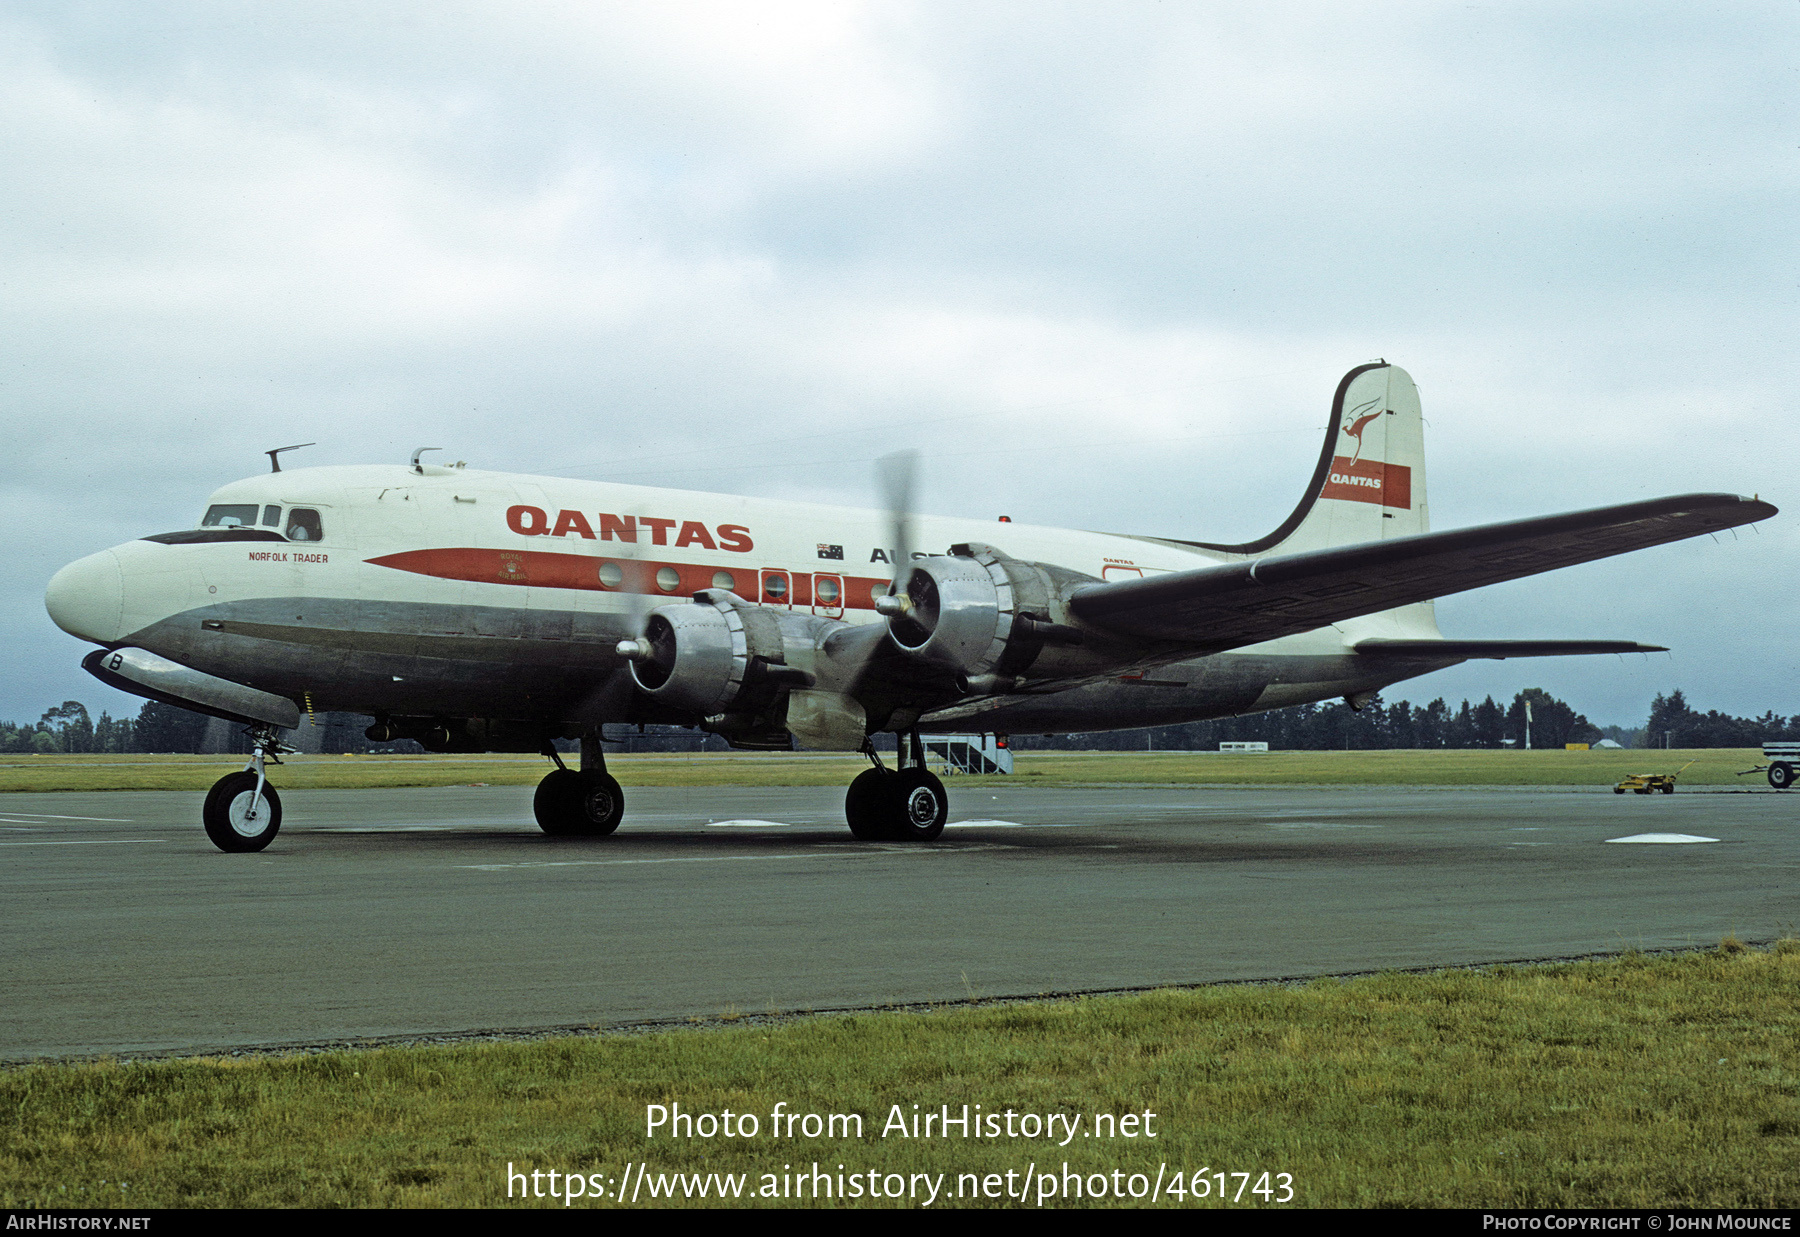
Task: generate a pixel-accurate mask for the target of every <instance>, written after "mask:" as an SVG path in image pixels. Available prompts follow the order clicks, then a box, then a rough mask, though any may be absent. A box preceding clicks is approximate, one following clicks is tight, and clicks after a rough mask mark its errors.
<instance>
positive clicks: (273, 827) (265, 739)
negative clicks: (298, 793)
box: [200, 726, 298, 854]
mask: <svg viewBox="0 0 1800 1237" xmlns="http://www.w3.org/2000/svg"><path fill="white" fill-rule="evenodd" d="M250 738H251V740H252V742H253V744H254V746H253V747H252V748H251V753H250V763H249V764H247V765H245V766H244V767H243V769H241V770H239V771H238V772H236V773H227V774H226V775H225V776H224V777H222V778H220V779H219V780H218V781H216V782H214V783H213V786H212V789H211V790H209V791H207V792H206V802H205V804H204V805H203V806H202V807H201V809H200V820H201V822H202V823H203V824H204V825H205V826H206V836H207V837H208V838H210V839H212V844H213V845H214V846H217V847H218V848H219V849H220V850H222V851H228V852H231V853H234V854H246V853H249V852H253V851H259V850H262V849H263V848H264V847H266V846H267V845H268V844H269V843H270V842H273V841H274V840H275V835H276V833H278V832H279V831H280V829H281V796H280V795H278V794H276V793H275V788H274V787H273V786H271V785H269V784H268V779H267V776H266V774H265V771H264V769H263V764H264V762H265V761H271V760H272V761H274V762H275V763H276V764H280V763H281V753H282V752H292V751H297V750H298V749H297V748H292V747H288V746H287V745H286V744H284V743H282V742H281V741H280V740H279V739H277V738H276V737H275V727H273V726H252V727H251V728H250Z"/></svg>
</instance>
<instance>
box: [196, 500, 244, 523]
mask: <svg viewBox="0 0 1800 1237" xmlns="http://www.w3.org/2000/svg"><path fill="white" fill-rule="evenodd" d="M255 524H256V504H255V503H214V504H213V505H212V506H210V507H208V508H207V509H206V518H205V519H204V520H201V521H200V526H201V527H202V528H250V527H253V526H254V525H255Z"/></svg>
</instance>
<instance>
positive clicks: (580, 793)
mask: <svg viewBox="0 0 1800 1237" xmlns="http://www.w3.org/2000/svg"><path fill="white" fill-rule="evenodd" d="M544 755H546V756H548V757H549V758H550V759H551V760H553V761H555V762H556V768H554V769H552V770H551V771H550V772H549V773H547V774H545V775H544V780H543V781H541V782H539V783H538V788H537V793H536V794H535V795H533V796H532V799H531V811H532V814H533V815H534V816H536V817H537V823H538V828H540V829H542V830H543V831H544V832H545V833H548V834H551V835H552V836H555V837H590V838H598V837H605V836H606V835H607V834H609V833H611V832H612V831H613V830H615V829H617V828H618V827H619V821H620V820H622V819H623V818H624V816H625V791H624V789H623V788H622V787H621V786H620V785H619V783H618V780H617V779H616V778H614V777H613V776H612V775H611V774H609V773H608V772H607V771H606V753H605V751H604V750H603V749H602V748H601V746H600V738H599V736H597V735H596V736H593V737H591V738H590V737H588V736H585V735H584V736H583V737H582V740H581V771H580V772H579V773H578V772H576V771H575V770H574V769H571V768H569V767H568V766H567V765H565V764H563V762H562V756H561V755H560V754H558V752H557V750H556V747H555V745H554V744H550V743H546V744H545V745H544Z"/></svg>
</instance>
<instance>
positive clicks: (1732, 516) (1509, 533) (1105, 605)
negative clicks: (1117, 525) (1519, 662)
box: [1069, 494, 1776, 653]
mask: <svg viewBox="0 0 1800 1237" xmlns="http://www.w3.org/2000/svg"><path fill="white" fill-rule="evenodd" d="M1775 513H1776V509H1775V508H1774V507H1773V506H1771V505H1770V504H1769V503H1765V502H1761V501H1758V500H1756V499H1750V498H1742V497H1739V496H1738V495H1736V494H1682V495H1677V496H1675V497H1671V498H1654V499H1649V500H1647V501H1644V502H1635V503H1622V504H1620V505H1618V506H1615V507H1599V508H1596V509H1594V510H1592V511H1572V512H1568V513H1566V514H1563V515H1545V516H1535V517H1533V518H1531V519H1527V520H1509V521H1507V522H1506V523H1503V524H1482V525H1478V526H1476V527H1474V528H1458V529H1453V530H1451V531H1449V532H1442V533H1423V534H1419V535H1417V536H1412V537H1397V538H1394V539H1392V540H1387V541H1370V542H1364V543H1362V544H1359V545H1346V546H1334V547H1332V548H1330V549H1323V550H1308V551H1305V552H1303V553H1299V554H1279V555H1272V556H1270V557H1267V558H1258V559H1251V560H1249V561H1246V562H1238V563H1224V564H1220V565H1219V566H1216V567H1197V568H1194V569H1193V570H1191V571H1171V572H1167V573H1165V574H1162V575H1154V576H1145V577H1143V578H1142V579H1136V580H1116V581H1112V582H1110V583H1105V584H1089V585H1085V586H1083V587H1082V588H1080V589H1078V590H1076V591H1075V593H1074V594H1073V595H1072V596H1071V597H1070V599H1069V608H1070V609H1071V610H1073V611H1074V612H1075V614H1076V615H1077V616H1078V617H1080V618H1081V619H1083V620H1085V621H1087V622H1089V623H1092V624H1093V625H1094V626H1096V627H1100V628H1103V629H1105V630H1107V631H1109V632H1116V633H1118V634H1119V635H1123V636H1128V637H1133V638H1136V639H1148V640H1158V641H1167V642H1169V643H1172V644H1176V645H1180V646H1182V647H1183V648H1185V649H1190V650H1192V651H1194V652H1196V653H1217V652H1222V651H1224V650H1225V649H1234V648H1242V647H1243V646H1245V645H1248V644H1259V643H1261V642H1262V641H1264V640H1274V639H1276V638H1278V637H1281V636H1288V635H1294V634H1296V633H1299V632H1303V631H1311V630H1313V629H1314V628H1318V627H1324V626H1326V625H1328V624H1331V623H1335V622H1338V621H1340V620H1342V619H1348V618H1355V617H1357V616H1359V615H1363V614H1376V613H1379V612H1380V611H1383V610H1391V609H1394V608H1395V607H1397V606H1404V605H1410V604H1412V603H1413V602H1418V601H1427V600H1429V599H1431V598H1434V597H1444V596H1447V595H1449V594H1451V593H1460V592H1464V591H1466V590H1468V589H1472V588H1481V587H1483V586H1484V585H1488V584H1499V583H1501V582H1502V581H1505V580H1517V579H1520V578H1521V577H1524V576H1533V575H1537V574H1538V573H1540V572H1544V571H1554V570H1555V569H1556V568H1558V567H1569V566H1573V565H1574V564H1576V563H1589V562H1593V561H1594V560H1595V559H1601V558H1610V557H1611V556H1613V555H1615V554H1625V553H1627V552H1629V551H1631V550H1641V549H1645V548H1646V547H1649V546H1654V545H1662V544H1664V543H1665V542H1670V541H1680V540H1682V539H1683V538H1686V537H1697V536H1699V535H1700V534H1702V533H1710V532H1716V531H1717V530H1719V529H1723V528H1730V527H1732V526H1734V525H1737V524H1750V523H1753V522H1755V521H1757V520H1763V519H1767V518H1768V517H1769V516H1772V515H1774V514H1775Z"/></svg>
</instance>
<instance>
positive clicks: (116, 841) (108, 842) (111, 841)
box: [0, 838, 169, 846]
mask: <svg viewBox="0 0 1800 1237" xmlns="http://www.w3.org/2000/svg"><path fill="white" fill-rule="evenodd" d="M168 840H169V839H168V838H101V839H98V840H96V841H89V842H0V846H129V845H131V844H132V843H135V842H166V841H168Z"/></svg>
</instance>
